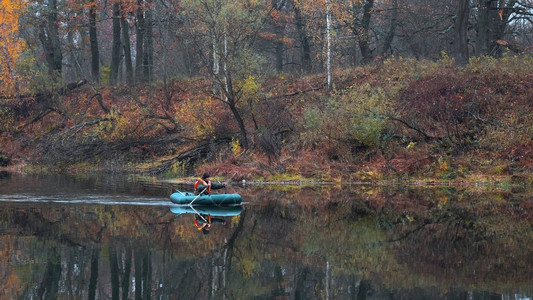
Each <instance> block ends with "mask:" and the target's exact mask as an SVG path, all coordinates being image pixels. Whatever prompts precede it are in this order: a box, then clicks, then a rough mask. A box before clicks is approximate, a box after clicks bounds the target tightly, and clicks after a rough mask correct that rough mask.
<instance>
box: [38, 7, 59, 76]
mask: <svg viewBox="0 0 533 300" xmlns="http://www.w3.org/2000/svg"><path fill="white" fill-rule="evenodd" d="M39 39H40V40H41V44H42V46H43V50H44V54H45V57H46V63H47V66H48V74H49V75H50V76H51V77H52V78H53V79H54V80H60V79H61V68H62V62H63V53H62V52H61V42H60V39H59V20H58V19H57V0H48V11H47V13H46V25H45V26H41V31H40V33H39Z"/></svg>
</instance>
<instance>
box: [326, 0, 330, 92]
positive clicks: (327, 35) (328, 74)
mask: <svg viewBox="0 0 533 300" xmlns="http://www.w3.org/2000/svg"><path fill="white" fill-rule="evenodd" d="M325 1H326V40H327V49H326V70H327V77H328V80H327V81H328V89H330V90H331V10H330V7H329V0H325Z"/></svg>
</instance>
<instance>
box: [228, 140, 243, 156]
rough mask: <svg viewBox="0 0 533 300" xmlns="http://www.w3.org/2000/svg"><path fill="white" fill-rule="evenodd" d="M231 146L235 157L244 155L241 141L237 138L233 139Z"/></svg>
mask: <svg viewBox="0 0 533 300" xmlns="http://www.w3.org/2000/svg"><path fill="white" fill-rule="evenodd" d="M230 146H231V152H233V154H234V155H235V156H238V155H239V154H241V153H242V150H243V149H242V146H241V143H239V140H237V139H235V138H231V142H230Z"/></svg>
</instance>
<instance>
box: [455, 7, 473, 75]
mask: <svg viewBox="0 0 533 300" xmlns="http://www.w3.org/2000/svg"><path fill="white" fill-rule="evenodd" d="M469 17H470V1H465V0H457V15H456V18H455V62H456V64H458V65H461V66H464V65H466V64H467V63H468V36H467V33H468V19H469Z"/></svg>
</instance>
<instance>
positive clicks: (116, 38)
mask: <svg viewBox="0 0 533 300" xmlns="http://www.w3.org/2000/svg"><path fill="white" fill-rule="evenodd" d="M120 50H121V47H120V7H119V4H118V2H115V3H113V45H112V46H111V70H110V73H109V84H110V85H116V84H117V83H118V70H119V66H120V60H121V59H120V52H121V51H120Z"/></svg>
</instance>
